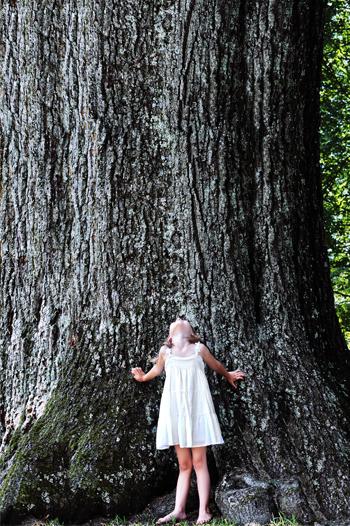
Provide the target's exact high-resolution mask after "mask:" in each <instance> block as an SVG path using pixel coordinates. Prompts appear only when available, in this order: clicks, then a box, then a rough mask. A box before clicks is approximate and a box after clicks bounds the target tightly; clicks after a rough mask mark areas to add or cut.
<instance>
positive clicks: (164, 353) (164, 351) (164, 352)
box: [159, 345, 170, 356]
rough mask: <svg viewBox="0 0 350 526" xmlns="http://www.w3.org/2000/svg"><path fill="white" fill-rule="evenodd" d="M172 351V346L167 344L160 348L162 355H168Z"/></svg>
mask: <svg viewBox="0 0 350 526" xmlns="http://www.w3.org/2000/svg"><path fill="white" fill-rule="evenodd" d="M169 351H170V348H169V347H168V346H167V345H162V346H161V348H160V350H159V354H160V355H161V356H166V355H167V354H168V353H169Z"/></svg>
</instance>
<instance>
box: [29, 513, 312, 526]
mask: <svg viewBox="0 0 350 526" xmlns="http://www.w3.org/2000/svg"><path fill="white" fill-rule="evenodd" d="M155 523H156V519H155V520H154V521H152V522H146V523H143V522H133V523H128V520H127V519H126V518H125V517H120V516H117V517H115V518H114V519H111V520H110V521H109V522H103V526H123V525H129V524H130V526H131V524H132V526H148V525H149V526H151V525H152V526H153V525H154V524H155ZM168 524H170V525H171V524H174V525H175V524H176V525H177V526H193V525H194V524H195V522H194V521H187V520H185V521H176V519H174V520H173V521H171V522H169V523H168ZM248 524H249V525H250V526H256V525H257V524H258V523H255V522H254V521H251V522H249V523H248ZM210 525H211V526H237V523H236V522H235V521H230V520H228V519H221V518H214V519H212V520H211V521H210ZM32 526H64V525H63V524H62V523H60V522H59V520H58V519H51V520H49V521H47V522H44V521H37V522H35V523H33V524H32ZM268 526H302V525H301V524H300V523H299V522H298V521H297V519H296V517H295V516H294V515H292V516H291V517H286V516H285V515H284V514H282V513H279V515H278V517H274V519H273V520H272V522H270V523H269V525H268Z"/></svg>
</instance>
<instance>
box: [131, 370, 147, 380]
mask: <svg viewBox="0 0 350 526" xmlns="http://www.w3.org/2000/svg"><path fill="white" fill-rule="evenodd" d="M131 374H133V375H134V380H136V381H137V382H143V377H144V376H145V373H144V372H143V370H142V369H141V367H133V368H132V369H131Z"/></svg>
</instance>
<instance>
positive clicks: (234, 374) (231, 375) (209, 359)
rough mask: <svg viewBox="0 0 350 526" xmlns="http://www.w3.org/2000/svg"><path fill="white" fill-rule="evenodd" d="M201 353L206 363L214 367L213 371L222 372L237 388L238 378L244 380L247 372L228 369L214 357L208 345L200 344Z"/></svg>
mask: <svg viewBox="0 0 350 526" xmlns="http://www.w3.org/2000/svg"><path fill="white" fill-rule="evenodd" d="M200 354H201V356H202V358H203V360H204V361H205V363H206V364H207V365H208V366H209V367H210V368H211V369H213V371H216V372H217V373H219V374H221V375H222V376H224V377H225V378H226V380H227V381H228V382H229V383H230V384H231V385H232V386H233V387H234V388H236V387H237V385H236V384H235V381H236V380H244V377H245V373H244V372H243V371H240V370H239V369H236V370H235V371H228V370H227V369H226V368H225V367H224V366H223V364H222V363H221V362H219V360H217V359H216V358H214V356H213V355H212V354H211V352H210V351H209V349H208V347H206V346H205V345H204V344H201V345H200Z"/></svg>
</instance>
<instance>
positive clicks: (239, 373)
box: [226, 369, 246, 389]
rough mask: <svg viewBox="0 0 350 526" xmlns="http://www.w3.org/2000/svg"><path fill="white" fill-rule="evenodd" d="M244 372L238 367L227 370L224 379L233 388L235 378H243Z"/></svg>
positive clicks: (235, 385) (235, 386)
mask: <svg viewBox="0 0 350 526" xmlns="http://www.w3.org/2000/svg"><path fill="white" fill-rule="evenodd" d="M245 376H246V374H245V373H244V372H243V371H241V370H240V369H236V370H235V371H229V372H228V376H227V377H226V380H227V381H228V383H229V384H231V385H232V386H233V387H234V388H235V389H237V387H238V386H237V384H235V381H236V380H244V377H245Z"/></svg>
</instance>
